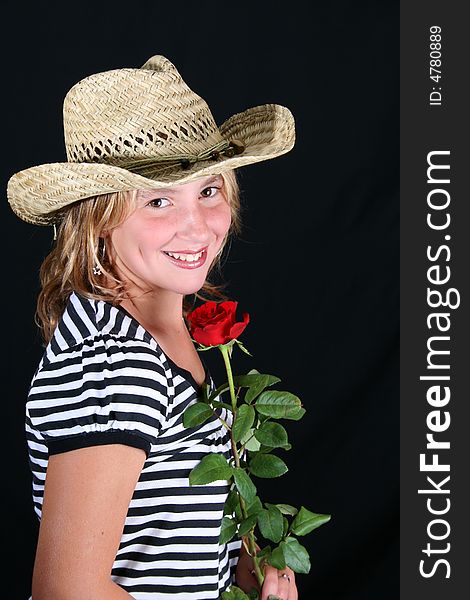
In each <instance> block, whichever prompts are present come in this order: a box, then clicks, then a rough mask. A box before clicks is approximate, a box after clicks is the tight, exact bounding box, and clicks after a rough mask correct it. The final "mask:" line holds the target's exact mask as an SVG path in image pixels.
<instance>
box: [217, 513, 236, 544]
mask: <svg viewBox="0 0 470 600" xmlns="http://www.w3.org/2000/svg"><path fill="white" fill-rule="evenodd" d="M236 533H237V524H236V522H235V521H234V520H233V519H231V518H230V517H223V518H222V526H221V528H220V536H219V544H226V543H227V542H229V541H230V540H231V539H232V538H233V536H234V535H235V534H236Z"/></svg>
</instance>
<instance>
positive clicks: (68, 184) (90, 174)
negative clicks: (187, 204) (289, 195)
mask: <svg viewBox="0 0 470 600" xmlns="http://www.w3.org/2000/svg"><path fill="white" fill-rule="evenodd" d="M219 131H220V133H221V135H222V137H223V139H226V140H228V141H231V140H240V141H241V142H243V144H244V145H245V150H244V152H243V153H242V154H239V155H235V156H233V157H230V158H229V157H224V158H221V159H218V160H211V161H207V160H204V161H200V162H196V163H195V164H193V165H192V166H191V167H190V168H188V169H182V168H181V167H180V166H179V165H174V164H173V165H172V166H170V167H169V166H168V165H165V164H161V165H158V163H156V168H155V170H154V171H153V173H152V177H151V178H150V177H144V176H142V175H139V174H137V173H132V172H130V171H128V170H126V169H123V168H121V167H118V166H114V165H109V164H104V163H97V162H93V163H84V162H82V163H72V162H66V163H47V164H44V165H39V166H36V167H30V168H29V169H25V170H23V171H20V172H18V173H16V174H15V175H13V176H12V177H11V178H10V180H9V182H8V186H7V196H8V201H9V202H10V205H11V208H12V209H13V211H14V212H15V213H16V215H18V216H19V217H20V218H21V219H23V220H24V221H27V222H28V223H33V224H36V225H50V224H52V223H54V222H56V221H57V220H59V219H60V217H61V214H62V212H63V209H64V208H65V207H66V206H68V205H69V204H72V203H74V202H78V201H80V200H85V199H86V198H90V197H92V196H98V195H102V194H109V193H112V192H119V191H127V190H133V189H157V188H159V187H163V186H165V187H168V186H171V185H178V184H182V183H188V182H189V181H192V180H194V179H197V178H199V177H203V176H206V175H215V174H219V173H223V172H225V171H228V170H231V169H236V168H238V167H241V166H244V165H248V164H252V163H256V162H260V161H263V160H269V159H271V158H275V157H276V156H280V155H281V154H285V153H286V152H288V151H289V150H291V148H292V147H293V145H294V142H295V124H294V117H293V115H292V113H291V112H290V110H289V109H288V108H286V107H284V106H280V105H278V104H264V105H262V106H256V107H254V108H249V109H247V110H245V111H243V112H241V113H237V114H235V115H233V116H232V117H230V118H229V119H227V120H226V121H225V122H224V123H223V124H222V125H221V126H220V127H219Z"/></svg>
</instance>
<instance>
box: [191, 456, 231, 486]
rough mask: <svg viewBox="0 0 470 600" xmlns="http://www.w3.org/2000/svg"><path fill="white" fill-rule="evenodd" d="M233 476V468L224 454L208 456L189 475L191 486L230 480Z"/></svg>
mask: <svg viewBox="0 0 470 600" xmlns="http://www.w3.org/2000/svg"><path fill="white" fill-rule="evenodd" d="M232 474H233V468H232V467H231V466H230V465H229V464H228V462H227V459H226V458H225V456H224V455H223V454H208V455H206V456H204V458H203V459H202V460H201V462H200V463H199V464H197V465H196V466H195V467H194V469H193V470H192V471H191V473H190V474H189V484H190V485H204V484H206V483H211V482H212V481H219V480H222V479H225V480H229V479H231V477H232Z"/></svg>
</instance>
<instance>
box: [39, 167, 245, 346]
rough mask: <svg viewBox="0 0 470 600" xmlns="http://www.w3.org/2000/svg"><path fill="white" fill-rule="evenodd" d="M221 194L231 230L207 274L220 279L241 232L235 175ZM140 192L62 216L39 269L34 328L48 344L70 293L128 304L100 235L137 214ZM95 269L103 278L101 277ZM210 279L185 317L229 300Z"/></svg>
mask: <svg viewBox="0 0 470 600" xmlns="http://www.w3.org/2000/svg"><path fill="white" fill-rule="evenodd" d="M221 175H222V178H223V180H224V185H223V188H222V192H223V193H224V195H225V198H226V200H227V202H228V204H229V206H230V209H231V217H232V219H231V224H230V228H229V230H228V232H227V235H226V236H225V239H224V241H223V243H222V246H221V248H220V250H219V253H218V255H217V257H216V259H215V260H214V261H213V263H212V265H211V267H210V269H209V274H210V273H211V272H212V271H213V270H214V269H215V268H217V270H218V272H219V274H220V275H221V270H220V267H221V258H222V253H223V250H224V248H225V246H226V244H227V242H228V240H229V239H230V237H231V236H232V235H238V234H239V233H240V231H241V218H240V211H241V208H240V190H239V186H238V181H237V177H236V173H235V171H234V170H232V171H228V172H226V173H221ZM136 196H137V192H136V190H132V191H130V192H114V193H111V194H103V195H100V196H94V197H92V198H87V199H86V200H82V201H80V202H76V203H74V204H72V205H70V206H69V207H67V210H66V211H64V214H63V217H62V219H61V221H60V224H59V226H58V229H57V239H56V242H55V244H54V247H53V249H52V251H51V252H50V253H49V254H48V255H47V256H46V258H45V259H44V261H43V263H42V265H41V268H40V272H39V275H40V281H41V291H40V293H39V296H38V301H37V308H36V323H37V325H38V327H39V328H40V330H41V333H42V336H43V339H44V341H45V342H46V343H48V342H49V341H50V339H51V337H52V335H53V333H54V330H55V328H56V327H57V324H58V322H59V320H60V318H61V316H62V313H63V312H64V310H65V306H66V304H67V300H68V298H69V296H70V294H71V293H72V292H74V291H75V292H77V293H79V294H81V295H82V296H85V297H87V298H92V299H96V300H105V301H107V302H110V303H111V304H114V305H118V304H119V303H120V302H121V301H122V300H123V299H124V298H126V283H125V282H124V281H122V280H121V279H120V278H119V276H118V274H117V272H116V270H115V268H114V266H113V264H112V263H111V262H110V260H109V257H108V254H107V253H106V252H105V251H104V247H103V243H104V240H103V238H101V235H102V233H103V232H104V231H110V230H112V229H113V228H114V227H117V226H118V225H120V224H121V223H122V222H123V221H125V219H126V218H127V217H128V216H129V215H130V214H131V212H132V211H133V210H134V206H135V200H136ZM96 267H98V268H99V271H101V273H99V274H98V273H97V272H96V271H97V269H96ZM209 274H208V278H207V279H206V281H205V283H204V285H203V287H202V288H201V290H199V292H196V293H195V294H194V300H193V301H190V300H189V298H188V296H185V297H184V299H183V317H185V318H186V316H187V314H188V312H189V311H190V310H192V308H193V305H194V303H195V301H196V299H197V298H199V299H201V300H203V301H206V300H218V301H222V300H227V299H228V298H227V297H226V295H225V294H224V293H223V289H224V288H225V287H226V285H227V284H224V283H221V284H215V283H212V282H211V281H210V280H209Z"/></svg>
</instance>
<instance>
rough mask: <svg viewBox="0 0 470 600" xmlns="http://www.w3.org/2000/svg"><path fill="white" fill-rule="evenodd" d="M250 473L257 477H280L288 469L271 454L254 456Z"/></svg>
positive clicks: (279, 459)
mask: <svg viewBox="0 0 470 600" xmlns="http://www.w3.org/2000/svg"><path fill="white" fill-rule="evenodd" d="M249 466H250V471H251V472H252V473H253V475H256V476H257V477H265V478H269V477H280V476H281V475H284V473H286V472H287V471H288V470H289V469H288V468H287V465H286V463H285V462H284V461H283V460H282V458H279V456H275V455H273V454H255V455H254V456H253V458H252V459H251V461H250V463H249Z"/></svg>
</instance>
